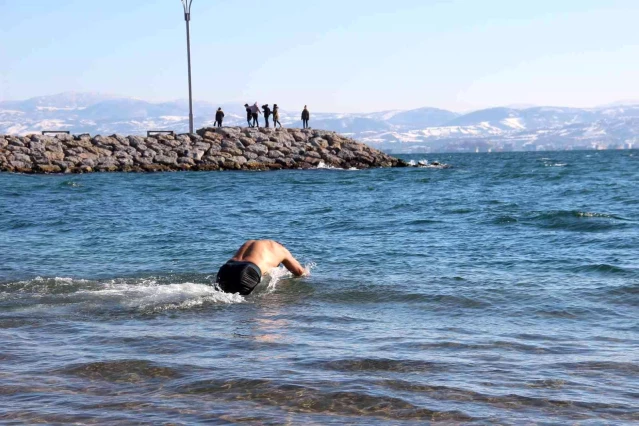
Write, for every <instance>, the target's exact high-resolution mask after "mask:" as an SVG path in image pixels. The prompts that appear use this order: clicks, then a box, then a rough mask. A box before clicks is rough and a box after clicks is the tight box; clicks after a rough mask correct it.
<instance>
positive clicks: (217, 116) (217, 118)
mask: <svg viewBox="0 0 639 426" xmlns="http://www.w3.org/2000/svg"><path fill="white" fill-rule="evenodd" d="M222 120H224V111H222V108H218V109H217V112H216V113H215V123H213V127H215V126H216V125H217V127H222Z"/></svg>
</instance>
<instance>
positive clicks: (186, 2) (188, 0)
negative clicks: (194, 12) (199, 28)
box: [182, 0, 193, 21]
mask: <svg viewBox="0 0 639 426" xmlns="http://www.w3.org/2000/svg"><path fill="white" fill-rule="evenodd" d="M192 3H193V0H182V6H183V7H184V19H186V20H187V21H190V20H191V4H192Z"/></svg>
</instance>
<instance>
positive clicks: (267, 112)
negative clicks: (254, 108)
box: [262, 104, 271, 128]
mask: <svg viewBox="0 0 639 426" xmlns="http://www.w3.org/2000/svg"><path fill="white" fill-rule="evenodd" d="M262 111H264V122H265V123H266V124H264V127H266V128H268V118H269V117H270V116H271V109H270V108H269V107H268V104H266V105H262Z"/></svg>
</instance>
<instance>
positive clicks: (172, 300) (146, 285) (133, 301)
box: [78, 280, 245, 311]
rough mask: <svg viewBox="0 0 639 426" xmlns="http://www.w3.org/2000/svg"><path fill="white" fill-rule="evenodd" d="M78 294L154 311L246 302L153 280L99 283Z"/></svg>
mask: <svg viewBox="0 0 639 426" xmlns="http://www.w3.org/2000/svg"><path fill="white" fill-rule="evenodd" d="M78 294H84V295H86V296H89V297H91V298H92V299H94V298H97V299H98V300H102V301H104V302H115V303H118V304H121V305H122V306H125V307H129V308H138V309H141V310H149V309H151V310H154V311H163V310H170V309H189V308H192V307H195V306H201V305H203V304H205V303H242V302H244V301H245V299H244V298H243V297H242V296H240V295H239V294H228V293H223V292H221V291H218V290H216V289H215V288H214V287H212V286H210V285H207V284H198V283H180V284H158V283H157V282H156V281H155V280H142V281H141V282H136V283H123V282H118V281H110V282H106V283H102V284H101V288H99V289H92V290H81V291H79V292H78Z"/></svg>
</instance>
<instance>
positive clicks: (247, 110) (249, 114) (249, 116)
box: [244, 104, 253, 127]
mask: <svg viewBox="0 0 639 426" xmlns="http://www.w3.org/2000/svg"><path fill="white" fill-rule="evenodd" d="M244 108H246V122H247V123H248V126H249V127H253V126H252V125H251V117H252V114H251V107H250V106H249V104H244Z"/></svg>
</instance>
